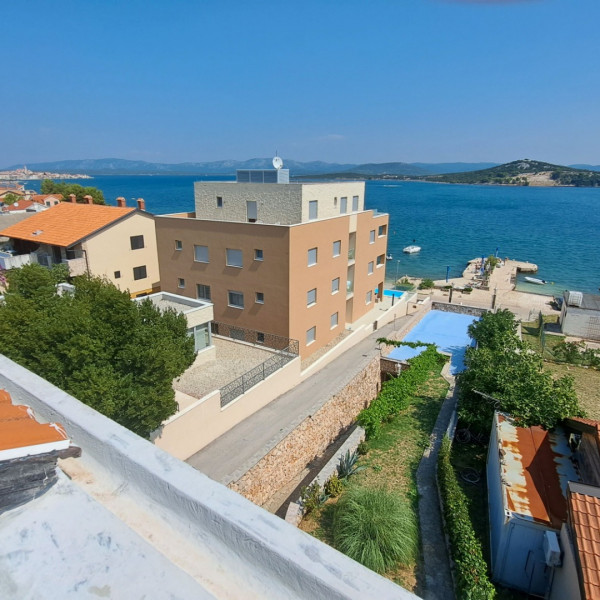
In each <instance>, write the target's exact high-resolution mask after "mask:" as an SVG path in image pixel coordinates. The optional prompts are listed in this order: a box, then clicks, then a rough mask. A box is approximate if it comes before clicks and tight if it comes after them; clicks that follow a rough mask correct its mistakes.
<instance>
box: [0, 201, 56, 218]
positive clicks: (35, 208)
mask: <svg viewBox="0 0 600 600" xmlns="http://www.w3.org/2000/svg"><path fill="white" fill-rule="evenodd" d="M0 210H1V211H2V212H3V213H7V214H11V215H14V214H18V213H26V212H40V211H42V210H46V206H45V205H44V204H41V203H39V202H35V201H34V200H17V201H16V202H13V203H12V204H7V205H6V206H3V207H2V208H1V209H0Z"/></svg>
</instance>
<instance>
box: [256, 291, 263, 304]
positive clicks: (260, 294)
mask: <svg viewBox="0 0 600 600" xmlns="http://www.w3.org/2000/svg"><path fill="white" fill-rule="evenodd" d="M264 303H265V295H264V293H263V292H256V304H264Z"/></svg>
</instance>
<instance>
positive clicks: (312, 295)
mask: <svg viewBox="0 0 600 600" xmlns="http://www.w3.org/2000/svg"><path fill="white" fill-rule="evenodd" d="M316 303H317V288H313V289H312V290H308V292H306V306H312V305H313V304H316Z"/></svg>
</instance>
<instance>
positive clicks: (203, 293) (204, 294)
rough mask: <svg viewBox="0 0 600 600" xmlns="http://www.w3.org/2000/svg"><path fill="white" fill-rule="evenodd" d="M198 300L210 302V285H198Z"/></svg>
mask: <svg viewBox="0 0 600 600" xmlns="http://www.w3.org/2000/svg"><path fill="white" fill-rule="evenodd" d="M196 298H198V300H208V302H210V285H204V284H203V283H197V284H196Z"/></svg>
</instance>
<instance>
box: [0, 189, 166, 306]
mask: <svg viewBox="0 0 600 600" xmlns="http://www.w3.org/2000/svg"><path fill="white" fill-rule="evenodd" d="M118 204H119V206H106V205H100V204H93V203H92V202H91V198H90V199H89V201H88V202H87V203H85V204H79V203H73V202H61V203H59V204H57V205H56V206H53V207H51V208H49V209H47V210H44V211H42V212H40V213H38V214H35V215H32V216H31V217H29V218H28V219H25V220H23V221H20V222H19V223H16V224H14V225H11V226H9V227H6V228H5V229H1V230H0V236H5V237H7V238H9V242H10V244H11V245H12V247H13V249H14V255H13V256H11V255H8V256H6V257H2V256H0V261H2V264H0V266H4V268H11V267H14V266H21V265H22V264H27V263H29V262H37V263H39V264H41V265H43V266H47V267H51V266H52V265H55V264H61V263H64V264H67V265H68V266H69V271H70V274H71V275H72V276H75V275H82V274H84V273H88V274H90V275H93V276H97V277H103V278H106V279H107V280H109V281H111V282H112V283H114V284H115V285H116V286H117V287H118V288H119V289H121V290H128V291H129V292H130V294H131V295H132V297H135V296H141V295H145V294H149V293H151V292H156V291H158V290H159V271H158V256H157V251H156V232H155V227H154V215H152V214H150V213H148V212H146V211H145V205H144V201H143V200H142V199H139V200H138V206H137V208H132V207H127V206H125V200H124V199H123V198H119V199H118Z"/></svg>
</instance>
